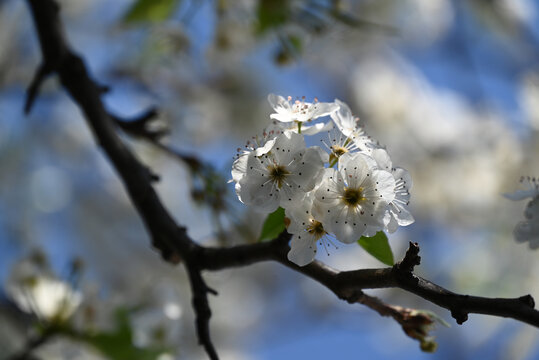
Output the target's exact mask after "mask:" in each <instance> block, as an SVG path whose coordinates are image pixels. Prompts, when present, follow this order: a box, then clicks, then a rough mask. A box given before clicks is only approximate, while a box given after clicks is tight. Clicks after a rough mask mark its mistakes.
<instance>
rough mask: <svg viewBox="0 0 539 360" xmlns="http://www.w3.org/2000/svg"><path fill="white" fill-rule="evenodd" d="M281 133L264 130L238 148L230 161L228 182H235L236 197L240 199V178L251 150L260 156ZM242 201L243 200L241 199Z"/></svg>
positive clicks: (245, 170) (268, 149) (271, 145)
mask: <svg viewBox="0 0 539 360" xmlns="http://www.w3.org/2000/svg"><path fill="white" fill-rule="evenodd" d="M278 134H281V131H273V130H271V131H264V132H263V133H262V136H261V137H259V136H254V137H253V138H252V141H251V140H249V141H247V144H246V145H245V149H244V150H242V149H241V148H238V155H237V157H236V159H235V160H234V163H232V171H231V175H232V179H231V180H229V181H228V182H232V181H234V182H235V183H236V184H235V186H234V188H235V190H236V195H238V198H239V200H240V201H242V200H241V197H240V195H239V192H240V184H239V182H240V180H241V179H242V178H243V176H244V175H245V173H246V172H247V159H248V156H249V154H250V153H251V152H254V153H255V155H256V156H261V155H264V154H266V153H267V152H268V151H270V150H271V148H272V147H273V144H275V137H276V136H277V135H278ZM242 202H243V201H242Z"/></svg>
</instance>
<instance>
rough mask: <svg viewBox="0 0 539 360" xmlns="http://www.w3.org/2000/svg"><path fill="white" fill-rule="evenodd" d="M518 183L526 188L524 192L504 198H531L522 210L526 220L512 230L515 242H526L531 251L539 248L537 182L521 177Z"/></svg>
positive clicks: (507, 195)
mask: <svg viewBox="0 0 539 360" xmlns="http://www.w3.org/2000/svg"><path fill="white" fill-rule="evenodd" d="M520 182H521V183H522V184H523V185H524V186H526V189H524V190H517V191H515V192H513V193H510V194H504V196H505V197H506V198H508V199H511V200H515V201H518V200H523V199H528V198H531V200H530V202H529V203H528V205H527V206H526V210H524V217H526V220H523V221H520V222H519V223H518V224H517V225H516V226H515V229H514V230H513V236H514V237H515V240H516V241H517V242H528V244H529V246H530V248H531V249H537V248H539V180H538V179H536V178H534V177H533V178H532V177H529V176H528V177H524V176H523V177H522V178H520Z"/></svg>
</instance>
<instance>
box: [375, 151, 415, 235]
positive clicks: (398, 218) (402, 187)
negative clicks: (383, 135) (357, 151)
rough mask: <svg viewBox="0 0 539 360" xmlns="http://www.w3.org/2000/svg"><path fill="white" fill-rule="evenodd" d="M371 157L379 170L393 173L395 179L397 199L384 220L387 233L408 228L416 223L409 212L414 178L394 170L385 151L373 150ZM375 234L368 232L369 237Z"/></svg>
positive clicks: (397, 169)
mask: <svg viewBox="0 0 539 360" xmlns="http://www.w3.org/2000/svg"><path fill="white" fill-rule="evenodd" d="M371 156H372V157H373V159H374V160H375V161H376V164H377V166H378V168H379V169H381V170H385V171H389V172H391V174H392V175H393V177H394V178H395V198H394V199H393V201H391V202H389V207H388V212H387V214H386V216H385V218H384V224H385V226H386V229H387V231H388V232H390V233H394V232H395V231H397V228H398V227H399V225H400V226H408V225H410V224H413V223H414V221H415V220H414V217H413V216H412V214H410V211H409V210H408V204H409V202H410V191H409V190H410V189H411V188H412V177H411V176H410V173H409V172H408V171H407V170H405V169H402V168H394V167H393V165H392V162H391V158H390V157H389V154H388V153H387V151H385V150H384V149H375V150H373V152H372V154H371ZM375 233H376V232H374V233H373V232H372V231H368V236H372V235H374V234H375Z"/></svg>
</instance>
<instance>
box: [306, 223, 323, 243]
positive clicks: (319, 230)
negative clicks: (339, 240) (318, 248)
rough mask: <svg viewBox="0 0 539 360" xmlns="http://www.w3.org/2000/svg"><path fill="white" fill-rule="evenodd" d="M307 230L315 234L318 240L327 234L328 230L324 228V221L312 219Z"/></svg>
mask: <svg viewBox="0 0 539 360" xmlns="http://www.w3.org/2000/svg"><path fill="white" fill-rule="evenodd" d="M307 232H308V233H309V234H311V235H314V238H315V239H316V240H317V241H318V240H319V239H320V238H321V237H322V236H324V235H325V234H326V230H324V226H323V225H322V223H321V222H320V221H316V220H312V221H311V224H310V225H309V226H308V227H307Z"/></svg>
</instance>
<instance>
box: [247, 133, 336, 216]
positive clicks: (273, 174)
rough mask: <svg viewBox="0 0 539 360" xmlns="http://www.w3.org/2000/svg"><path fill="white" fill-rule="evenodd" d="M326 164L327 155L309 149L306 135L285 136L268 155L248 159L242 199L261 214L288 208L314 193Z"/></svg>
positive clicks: (315, 149) (290, 134) (315, 148)
mask: <svg viewBox="0 0 539 360" xmlns="http://www.w3.org/2000/svg"><path fill="white" fill-rule="evenodd" d="M326 161H327V154H325V153H324V152H323V151H322V150H321V149H320V148H319V147H310V148H308V149H307V148H306V147H305V140H304V139H303V135H301V134H296V133H294V132H285V133H283V134H281V135H279V136H278V137H277V138H276V139H275V143H274V144H273V146H272V148H271V150H270V151H268V152H267V153H265V154H263V155H257V153H256V151H254V152H251V153H250V154H249V155H248V157H247V168H246V172H245V175H244V176H243V177H242V178H241V180H240V181H239V190H238V196H239V197H240V199H241V200H242V201H243V202H244V203H245V204H247V205H252V206H253V207H255V208H257V209H259V210H261V211H265V212H271V211H274V210H276V209H277V208H278V207H279V206H282V207H284V208H286V207H287V206H288V205H289V204H291V203H292V202H293V201H294V200H297V199H298V198H301V197H303V195H304V193H305V192H307V191H310V190H312V189H313V187H314V186H315V184H316V180H317V176H318V174H319V173H320V171H321V170H322V169H323V164H324V162H326Z"/></svg>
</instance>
